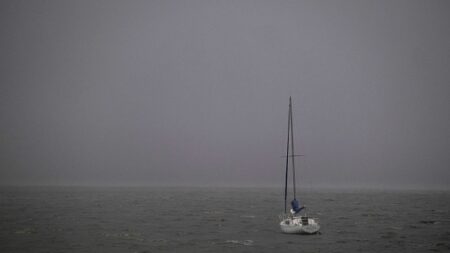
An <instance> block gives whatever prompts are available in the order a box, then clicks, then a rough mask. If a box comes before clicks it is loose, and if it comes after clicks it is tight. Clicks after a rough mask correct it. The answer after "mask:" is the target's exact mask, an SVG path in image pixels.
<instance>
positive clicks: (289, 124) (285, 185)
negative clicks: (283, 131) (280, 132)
mask: <svg viewBox="0 0 450 253" xmlns="http://www.w3.org/2000/svg"><path fill="white" fill-rule="evenodd" d="M291 114H292V108H291V97H289V114H288V135H287V145H286V175H285V180H284V212H285V213H286V212H287V183H288V171H289V139H290V131H289V130H290V128H291V125H292V123H291Z"/></svg>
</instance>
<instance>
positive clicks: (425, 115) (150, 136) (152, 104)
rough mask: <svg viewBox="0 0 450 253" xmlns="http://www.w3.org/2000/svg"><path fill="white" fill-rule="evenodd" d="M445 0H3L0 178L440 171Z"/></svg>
mask: <svg viewBox="0 0 450 253" xmlns="http://www.w3.org/2000/svg"><path fill="white" fill-rule="evenodd" d="M449 13H450V4H449V2H448V1H435V0H433V1H411V0H408V1H399V0H398V1H360V0H355V1H350V0H349V1H240V0H239V1H207V0H205V1H181V0H180V1H167V0H164V1H1V3H0V34H1V38H2V39H1V40H0V52H1V57H0V67H1V73H2V74H1V75H0V82H1V87H0V183H2V184H148V185H151V184H176V185H279V184H280V185H281V183H282V182H283V170H284V160H283V159H281V158H280V156H281V155H283V154H284V152H285V150H284V148H285V139H286V131H287V113H288V98H289V96H292V97H293V103H294V128H295V137H296V150H297V151H298V152H297V153H302V154H305V155H306V157H305V159H299V161H298V162H297V165H299V166H300V167H299V168H298V171H299V172H298V173H297V176H298V178H299V180H300V185H302V184H303V185H311V184H319V185H324V186H328V185H342V186H353V185H373V186H391V187H397V186H407V187H409V186H424V187H447V188H448V187H449V185H450V113H449V109H450V30H449V29H450V15H449Z"/></svg>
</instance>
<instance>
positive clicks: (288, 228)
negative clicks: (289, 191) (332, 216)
mask: <svg viewBox="0 0 450 253" xmlns="http://www.w3.org/2000/svg"><path fill="white" fill-rule="evenodd" d="M280 228H281V231H282V232H283V233H286V234H315V233H317V232H318V231H319V229H320V225H319V223H317V221H316V220H315V219H314V218H309V217H289V218H287V219H284V220H282V221H281V222H280Z"/></svg>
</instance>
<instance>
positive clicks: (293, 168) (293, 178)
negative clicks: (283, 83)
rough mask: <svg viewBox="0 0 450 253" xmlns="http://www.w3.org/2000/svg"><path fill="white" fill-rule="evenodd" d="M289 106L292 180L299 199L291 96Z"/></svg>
mask: <svg viewBox="0 0 450 253" xmlns="http://www.w3.org/2000/svg"><path fill="white" fill-rule="evenodd" d="M289 107H290V111H291V115H290V117H291V120H290V121H291V151H292V155H291V158H292V182H293V186H294V199H297V198H296V196H295V192H296V190H295V162H294V161H295V155H294V154H295V152H294V130H293V129H294V125H293V121H294V119H293V117H292V104H291V98H290V97H289Z"/></svg>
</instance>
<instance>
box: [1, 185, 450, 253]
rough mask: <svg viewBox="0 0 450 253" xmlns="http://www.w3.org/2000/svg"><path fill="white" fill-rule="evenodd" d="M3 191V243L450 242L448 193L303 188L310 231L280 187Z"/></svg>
mask: <svg viewBox="0 0 450 253" xmlns="http://www.w3.org/2000/svg"><path fill="white" fill-rule="evenodd" d="M0 190H1V192H0V226H1V229H0V252H446V251H447V252H448V251H450V212H449V210H450V201H449V200H450V193H449V192H437V191H433V192H431V191H429V192H421V191H353V192H349V191H347V192H332V191H314V192H311V191H307V192H302V193H301V194H300V196H301V200H302V202H303V203H305V204H306V205H307V209H306V211H307V213H308V214H309V215H310V216H315V217H318V218H319V219H320V223H321V226H322V228H321V234H317V235H310V236H304V235H286V234H282V233H280V230H279V226H278V217H277V216H278V214H280V213H281V211H282V205H283V197H282V190H280V189H275V188H265V189H256V188H254V189H247V188H229V189H228V188H220V189H213V188H81V187H80V188H77V187H61V188H57V187H44V188H39V187H25V188H0Z"/></svg>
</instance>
